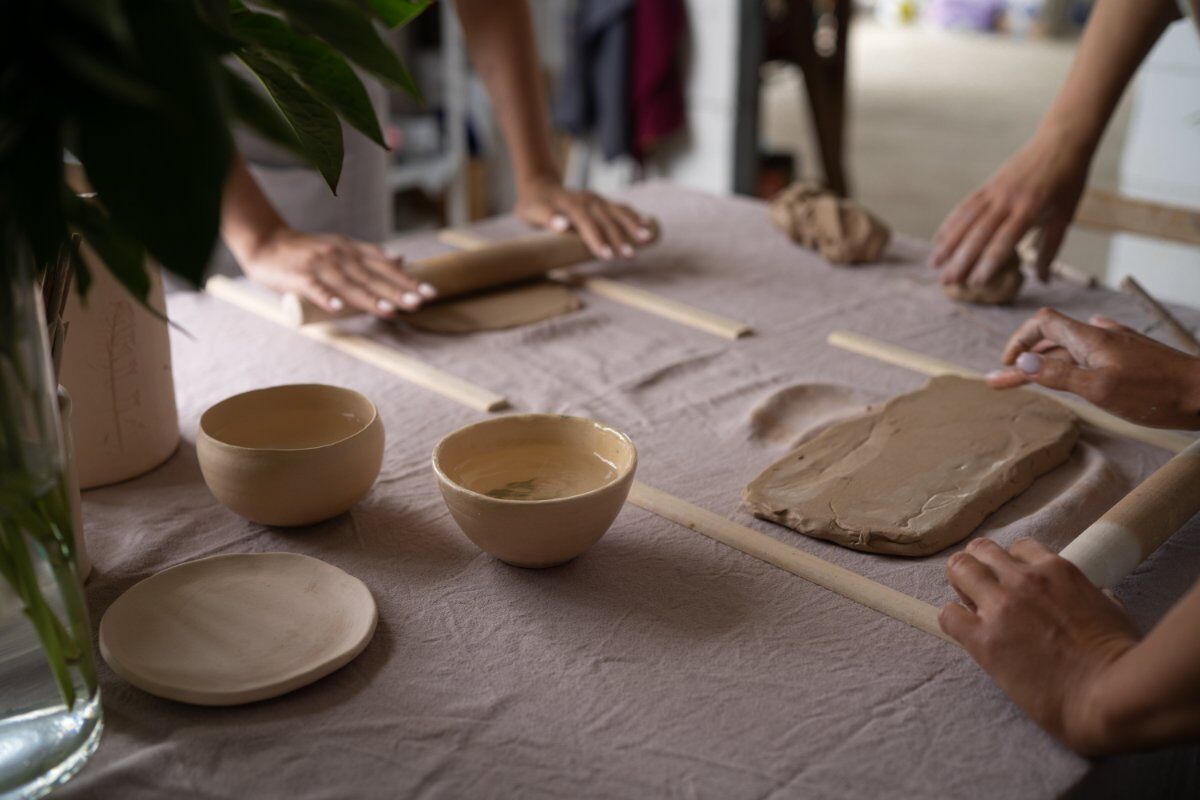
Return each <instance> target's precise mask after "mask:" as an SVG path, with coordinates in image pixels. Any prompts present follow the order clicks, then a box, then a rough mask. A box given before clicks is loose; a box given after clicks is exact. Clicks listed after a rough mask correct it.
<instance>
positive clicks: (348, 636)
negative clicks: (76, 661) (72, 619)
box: [100, 553, 377, 706]
mask: <svg viewBox="0 0 1200 800" xmlns="http://www.w3.org/2000/svg"><path fill="white" fill-rule="evenodd" d="M376 619H377V612H376V609H375V600H374V599H373V598H372V597H371V592H370V591H369V590H368V589H367V587H366V586H365V585H364V584H363V582H362V581H360V580H358V579H357V578H355V577H352V576H350V575H348V574H346V573H345V572H343V571H342V570H340V569H338V568H337V567H334V566H331V565H329V564H326V563H325V562H324V561H318V560H317V559H315V558H309V557H308V556H304V555H300V554H298V553H250V554H239V555H226V556H212V557H210V558H201V559H199V560H197V561H189V562H187V563H184V564H180V565H178V566H175V567H171V568H170V569H167V570H164V571H163V572H160V573H158V574H157V575H153V576H151V577H149V578H146V579H145V580H144V581H142V582H140V583H138V584H136V585H135V586H134V587H133V588H131V589H129V591H127V592H125V594H123V595H121V596H120V597H119V598H117V600H116V602H115V603H113V604H112V605H111V606H109V608H108V611H107V612H106V613H105V614H104V619H102V620H101V621H100V653H101V654H102V655H103V656H104V660H105V661H107V662H108V665H109V666H110V667H112V668H113V671H114V672H116V673H117V674H118V675H120V676H121V677H122V678H124V679H125V680H127V681H129V682H130V683H132V684H133V685H134V686H136V687H138V688H139V689H142V690H144V691H147V692H150V693H151V694H155V695H158V696H159V697H166V698H168V699H171V700H180V701H182V702H184V703H195V704H197V705H205V706H228V705H237V704H238V703H250V702H253V701H255V700H264V699H266V698H268V697H275V696H277V695H281V694H284V693H285V692H290V691H292V690H293V689H298V688H300V687H301V686H304V685H306V684H309V683H312V682H313V681H315V680H317V679H318V678H322V677H324V676H326V675H328V674H329V673H331V672H333V671H334V670H336V669H338V668H339V667H341V666H343V665H345V664H346V663H348V662H349V661H350V660H351V659H352V658H354V657H355V656H357V655H358V654H359V653H361V652H362V650H363V648H364V647H366V646H367V642H369V641H370V639H371V635H372V634H373V633H374V632H375V621H376Z"/></svg>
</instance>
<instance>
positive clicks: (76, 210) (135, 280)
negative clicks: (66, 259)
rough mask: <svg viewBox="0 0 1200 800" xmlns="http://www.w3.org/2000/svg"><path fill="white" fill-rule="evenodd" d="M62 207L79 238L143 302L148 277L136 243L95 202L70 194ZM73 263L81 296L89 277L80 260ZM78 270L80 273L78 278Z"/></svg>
mask: <svg viewBox="0 0 1200 800" xmlns="http://www.w3.org/2000/svg"><path fill="white" fill-rule="evenodd" d="M66 207H67V218H68V219H69V220H70V222H71V227H72V228H74V229H76V230H77V231H79V232H80V233H81V234H82V235H83V238H84V239H86V240H87V243H88V244H89V245H90V246H91V248H92V249H93V250H95V251H96V255H97V256H99V257H100V260H101V261H103V262H104V265H105V266H106V267H108V270H109V271H110V272H111V273H112V274H113V276H114V277H115V278H116V279H117V280H118V281H120V282H121V284H122V285H123V286H124V287H125V288H126V289H128V290H129V291H130V293H131V294H132V295H133V296H134V297H136V298H138V299H139V300H141V301H142V302H143V303H144V302H145V299H146V297H147V296H148V295H149V294H150V276H149V275H147V274H146V260H145V259H146V253H145V250H144V249H143V248H142V246H141V245H140V244H139V243H138V241H137V240H136V239H134V238H132V237H130V236H126V235H124V234H122V233H121V232H120V231H119V230H118V229H117V227H116V226H115V225H114V224H113V222H112V220H110V219H109V218H108V215H107V214H105V213H104V210H103V209H102V208H101V207H100V206H99V205H98V204H97V203H96V202H95V201H91V200H85V199H83V198H81V197H76V196H75V195H70V196H68V197H67V202H66ZM75 263H76V272H75V281H76V284H77V285H78V284H79V283H80V282H81V281H82V283H84V284H85V285H83V286H79V291H80V293H85V292H86V291H87V286H86V284H88V283H90V276H87V267H86V266H84V265H83V259H82V258H77V259H75ZM80 268H82V271H83V274H84V277H82V278H81V275H80V271H79V270H80Z"/></svg>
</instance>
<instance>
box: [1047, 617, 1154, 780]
mask: <svg viewBox="0 0 1200 800" xmlns="http://www.w3.org/2000/svg"><path fill="white" fill-rule="evenodd" d="M1136 644H1137V641H1136V640H1135V639H1132V638H1130V639H1127V640H1126V639H1122V640H1119V641H1114V642H1112V643H1111V646H1110V647H1108V648H1105V650H1104V651H1103V652H1102V653H1100V654H1099V655H1098V656H1097V659H1096V663H1095V664H1094V666H1093V667H1092V668H1091V669H1090V670H1088V671H1087V672H1086V673H1085V674H1084V675H1083V676H1082V677H1081V678H1080V679H1078V680H1076V681H1073V682H1072V685H1073V686H1074V687H1075V688H1076V690H1075V691H1074V692H1073V693H1072V695H1071V696H1070V697H1068V698H1067V702H1065V703H1064V704H1063V712H1062V714H1063V719H1062V730H1061V736H1062V739H1063V741H1064V742H1065V743H1066V744H1067V746H1068V747H1070V748H1071V749H1072V750H1074V751H1075V752H1076V753H1079V754H1080V755H1082V756H1086V757H1089V758H1092V757H1096V756H1103V755H1109V754H1112V753H1116V752H1120V751H1122V750H1126V749H1128V748H1129V746H1130V744H1131V742H1130V737H1131V731H1132V729H1133V728H1134V727H1135V724H1136V721H1137V720H1138V719H1139V718H1141V716H1142V715H1143V710H1142V709H1140V708H1135V707H1133V706H1131V705H1130V703H1129V702H1128V692H1126V691H1123V690H1122V687H1121V681H1120V676H1119V672H1120V667H1119V664H1120V661H1121V657H1122V656H1124V655H1125V654H1126V653H1127V652H1129V651H1130V650H1132V649H1133V648H1134V646H1135V645H1136Z"/></svg>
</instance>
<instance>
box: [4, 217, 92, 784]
mask: <svg viewBox="0 0 1200 800" xmlns="http://www.w3.org/2000/svg"><path fill="white" fill-rule="evenodd" d="M2 223H3V221H2V220H0V800H9V798H31V797H40V796H42V795H44V794H46V793H48V792H50V791H51V790H52V789H53V788H54V787H55V786H58V785H59V784H61V783H62V782H64V781H66V780H67V779H68V778H70V776H71V775H73V774H75V772H77V771H78V770H79V769H80V768H81V767H82V766H83V764H84V762H86V761H87V759H88V757H89V756H90V755H91V754H92V753H93V752H94V751H95V749H96V746H97V745H98V744H99V740H100V731H101V727H102V724H101V710H100V694H99V689H98V687H97V684H96V669H95V661H94V657H93V650H92V635H91V625H90V624H89V622H88V616H87V606H86V603H85V601H84V595H83V585H82V582H81V580H80V576H79V572H78V569H77V559H76V552H75V541H74V537H73V533H72V520H71V512H70V503H69V500H68V494H67V485H66V482H65V480H64V463H63V462H64V456H63V447H62V431H61V429H60V423H59V413H58V400H57V391H56V388H57V383H56V382H55V381H54V380H53V368H52V367H51V363H50V348H49V344H48V341H47V336H46V324H45V318H44V314H43V311H42V299H41V293H40V292H39V291H38V289H37V286H36V283H35V277H34V270H33V267H32V264H31V260H30V258H29V255H28V251H27V250H25V249H24V248H23V247H22V246H21V245H20V243H19V242H18V241H17V240H16V239H15V237H13V236H12V235H11V233H10V232H9V230H6V228H7V226H4V225H3V224H2Z"/></svg>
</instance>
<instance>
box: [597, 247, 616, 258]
mask: <svg viewBox="0 0 1200 800" xmlns="http://www.w3.org/2000/svg"><path fill="white" fill-rule="evenodd" d="M600 257H601V258H612V257H613V251H612V248H611V247H609V246H608V245H604V246H603V247H601V248H600Z"/></svg>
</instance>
